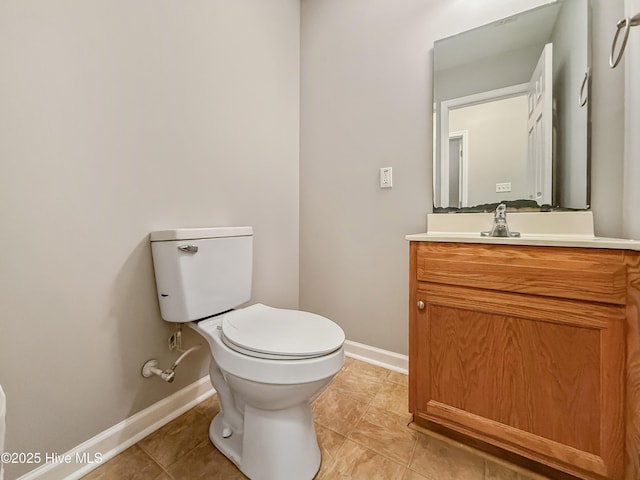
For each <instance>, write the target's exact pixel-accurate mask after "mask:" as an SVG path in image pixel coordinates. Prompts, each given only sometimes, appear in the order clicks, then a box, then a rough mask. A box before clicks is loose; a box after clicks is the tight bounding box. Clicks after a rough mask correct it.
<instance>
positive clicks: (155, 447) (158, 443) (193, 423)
mask: <svg viewBox="0 0 640 480" xmlns="http://www.w3.org/2000/svg"><path fill="white" fill-rule="evenodd" d="M209 423H210V422H209V421H208V420H207V418H206V417H205V416H204V415H202V414H200V413H198V412H197V411H196V410H193V409H192V410H189V411H188V412H187V413H185V414H183V415H181V416H179V417H178V418H176V419H175V420H172V421H171V422H169V423H167V424H166V425H165V426H164V427H162V428H160V429H159V430H156V431H155V432H153V433H152V434H151V435H149V436H148V437H146V438H144V439H142V440H141V441H140V442H139V443H138V445H140V447H142V449H143V450H144V451H145V452H147V453H148V454H149V455H150V456H151V457H152V458H153V459H154V460H155V461H156V462H158V463H159V464H160V465H161V466H163V467H165V468H166V467H168V466H169V465H171V464H173V463H175V462H176V461H177V460H179V459H180V458H182V457H183V456H184V455H185V454H187V453H188V452H190V451H191V450H193V449H194V448H195V447H196V446H198V445H199V444H200V443H203V442H207V443H208V442H209V433H208V432H209Z"/></svg>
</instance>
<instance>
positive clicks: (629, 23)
mask: <svg viewBox="0 0 640 480" xmlns="http://www.w3.org/2000/svg"><path fill="white" fill-rule="evenodd" d="M637 25H640V13H638V14H636V15H634V16H633V17H626V18H623V19H622V20H619V21H618V23H616V34H615V36H614V37H613V43H612V44H611V55H609V66H610V67H611V68H616V67H617V66H618V64H619V63H620V60H621V59H622V55H624V49H625V48H626V46H627V40H628V39H629V30H631V27H635V26H637ZM623 28H624V36H623V37H622V44H621V45H620V50H619V51H618V55H615V51H616V44H617V43H618V37H619V36H620V31H621V30H622V29H623ZM614 57H615V60H614Z"/></svg>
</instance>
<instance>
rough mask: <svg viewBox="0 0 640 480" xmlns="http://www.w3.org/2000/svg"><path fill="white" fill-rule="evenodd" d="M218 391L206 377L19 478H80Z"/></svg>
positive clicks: (70, 479)
mask: <svg viewBox="0 0 640 480" xmlns="http://www.w3.org/2000/svg"><path fill="white" fill-rule="evenodd" d="M214 393H215V390H214V389H213V387H212V386H211V382H210V381H209V376H208V375H207V376H206V377H202V378H201V379H200V380H197V381H195V382H194V383H192V384H191V385H188V386H186V387H185V388H183V389H182V390H179V391H177V392H176V393H174V394H172V395H170V396H168V397H166V398H164V399H162V400H160V401H159V402H156V403H154V404H153V405H151V406H149V407H147V408H145V409H144V410H142V411H140V412H138V413H136V414H135V415H133V416H131V417H129V418H126V419H125V420H123V421H122V422H120V423H118V424H117V425H114V426H113V427H111V428H109V429H107V430H105V431H104V432H102V433H99V434H98V435H96V436H95V437H93V438H90V439H89V440H87V441H86V442H84V443H82V444H80V445H78V446H77V447H75V448H72V449H71V450H69V451H68V452H66V453H65V454H62V455H58V456H57V457H56V458H55V459H53V460H52V461H49V462H48V463H45V464H44V465H41V466H40V467H38V468H36V469H35V470H32V471H30V472H28V473H26V474H25V475H22V476H21V477H20V478H18V480H60V479H64V480H77V479H79V478H81V477H82V476H84V475H86V474H87V473H89V472H90V471H91V470H93V469H95V468H97V467H99V466H100V464H102V463H104V462H106V461H107V460H109V459H111V458H113V457H115V456H116V455H118V454H119V453H120V452H122V451H124V450H126V449H127V448H129V447H130V446H131V445H133V444H134V443H137V442H138V441H139V440H142V439H143V438H144V437H146V436H147V435H149V434H150V433H152V432H154V431H156V430H158V429H159V428H160V427H162V426H163V425H165V424H167V423H169V422H170V421H171V420H173V419H174V418H177V417H179V416H180V415H182V414H183V413H184V412H186V411H187V410H189V409H191V408H193V407H195V406H196V405H197V404H198V403H200V402H202V401H204V400H206V399H207V398H208V397H210V396H211V395H213V394H214ZM98 460H100V461H98ZM91 461H93V462H94V463H91Z"/></svg>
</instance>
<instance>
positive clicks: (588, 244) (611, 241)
mask: <svg viewBox="0 0 640 480" xmlns="http://www.w3.org/2000/svg"><path fill="white" fill-rule="evenodd" d="M405 238H406V239H407V240H410V241H412V242H459V243H489V244H491V243H493V244H501V245H537V246H546V247H581V248H610V249H616V250H640V241H638V240H626V239H621V238H603V237H589V236H580V235H562V236H560V235H526V234H522V236H521V237H510V238H506V237H481V236H480V234H479V233H475V234H471V233H428V232H426V233H417V234H413V235H407V236H406V237H405Z"/></svg>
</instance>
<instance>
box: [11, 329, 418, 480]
mask: <svg viewBox="0 0 640 480" xmlns="http://www.w3.org/2000/svg"><path fill="white" fill-rule="evenodd" d="M345 355H346V356H348V357H351V358H355V359H356V360H362V361H363V362H367V363H371V364H373V365H378V366H380V367H383V368H386V369H388V370H393V371H396V372H400V373H404V374H406V373H407V369H408V363H409V357H407V355H401V354H399V353H395V352H390V351H388V350H382V349H380V348H376V347H371V346H369V345H364V344H362V343H357V342H352V341H350V340H347V341H345ZM214 393H215V390H214V389H213V387H212V386H211V383H210V381H209V376H208V375H207V376H206V377H202V378H201V379H200V380H197V381H196V382H194V383H192V384H191V385H188V386H187V387H185V388H183V389H182V390H179V391H177V392H176V393H174V394H173V395H170V396H169V397H167V398H164V399H162V400H160V401H159V402H157V403H154V404H153V405H151V406H149V407H147V408H145V409H144V410H142V411H140V412H138V413H136V414H135V415H133V416H131V417H129V418H126V419H125V420H123V421H122V422H120V423H118V424H117V425H114V426H113V427H111V428H109V429H107V430H105V431H104V432H102V433H99V434H98V435H96V436H95V437H92V438H90V439H89V440H87V441H86V442H84V443H82V444H80V445H78V446H77V447H75V448H72V449H71V450H69V451H68V452H66V453H64V454H62V455H58V456H57V457H56V459H54V460H53V461H49V462H48V463H45V464H43V465H41V466H39V467H38V468H36V469H35V470H32V471H30V472H28V473H26V474H24V475H22V476H21V477H20V478H18V480H60V479H64V480H78V479H79V478H81V477H82V476H84V475H86V474H87V473H89V472H90V471H91V470H93V469H95V468H97V467H98V466H100V465H101V464H102V463H104V462H106V461H107V460H110V459H111V458H113V457H115V456H116V455H118V454H119V453H120V452H122V451H124V450H126V449H127V448H129V447H130V446H132V445H133V444H135V443H137V442H138V441H140V440H142V439H143V438H144V437H146V436H147V435H149V434H151V433H153V432H154V431H156V430H158V429H159V428H160V427H162V426H163V425H165V424H167V423H169V422H170V421H171V420H173V419H174V418H177V417H179V416H180V415H182V414H183V413H184V412H186V411H187V410H189V409H191V408H193V407H194V406H196V405H197V404H198V403H200V402H202V401H204V400H206V399H207V398H208V397H210V396H211V395H213V394H214ZM98 459H99V460H100V461H99V462H98V461H97V460H98ZM83 460H85V461H83ZM87 460H88V461H87ZM91 460H94V463H91V462H90V461H91Z"/></svg>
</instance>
